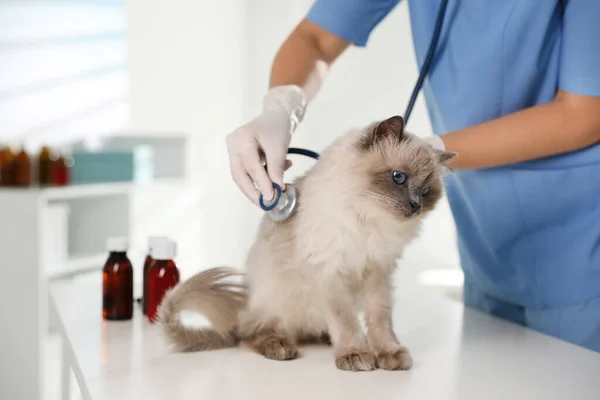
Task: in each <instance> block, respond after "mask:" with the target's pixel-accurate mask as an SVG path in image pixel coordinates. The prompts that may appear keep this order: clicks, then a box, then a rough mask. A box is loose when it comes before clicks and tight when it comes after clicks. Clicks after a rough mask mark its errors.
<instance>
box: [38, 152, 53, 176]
mask: <svg viewBox="0 0 600 400" xmlns="http://www.w3.org/2000/svg"><path fill="white" fill-rule="evenodd" d="M53 164H54V162H53V161H52V154H51V153H50V148H49V147H47V146H44V147H42V149H41V151H40V154H39V156H38V168H39V171H38V180H39V183H40V186H50V185H52V168H53V166H54V165H53Z"/></svg>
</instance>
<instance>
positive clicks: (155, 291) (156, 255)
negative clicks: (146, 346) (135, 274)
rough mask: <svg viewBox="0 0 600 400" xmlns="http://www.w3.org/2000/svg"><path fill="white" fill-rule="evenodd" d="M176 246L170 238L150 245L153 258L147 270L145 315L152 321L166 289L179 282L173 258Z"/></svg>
mask: <svg viewBox="0 0 600 400" xmlns="http://www.w3.org/2000/svg"><path fill="white" fill-rule="evenodd" d="M176 252H177V247H176V245H175V242H173V241H172V240H166V241H160V242H159V243H157V244H156V245H155V246H154V247H152V253H151V257H152V259H153V261H152V265H150V270H149V271H148V304H147V315H148V320H149V321H150V322H154V321H155V318H156V313H157V311H158V308H159V306H160V303H161V302H162V300H163V297H164V296H165V294H166V292H167V290H169V289H171V288H173V287H175V285H177V284H178V283H179V270H178V269H177V266H176V265H175V262H174V261H173V259H174V258H175V255H176Z"/></svg>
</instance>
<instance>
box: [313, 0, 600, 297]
mask: <svg viewBox="0 0 600 400" xmlns="http://www.w3.org/2000/svg"><path fill="white" fill-rule="evenodd" d="M398 2H399V1H398V0H316V2H315V3H314V5H313V6H312V8H311V9H310V11H309V13H308V15H307V19H308V20H310V21H312V22H314V23H316V24H318V25H320V26H322V27H323V28H324V29H326V30H328V31H330V32H332V33H334V34H336V35H338V36H340V37H342V38H344V39H346V40H348V41H350V42H352V43H354V44H355V45H357V46H365V45H366V44H367V42H368V39H369V35H370V33H371V31H372V30H373V29H374V28H375V27H376V26H377V24H378V23H379V22H380V21H381V20H382V19H383V18H385V16H386V15H387V14H388V13H389V12H390V11H391V10H392V9H393V8H394V7H395V6H396V5H397V4H398ZM408 5H409V10H410V18H411V27H412V32H413V40H414V46H415V51H416V58H417V61H418V63H419V66H420V65H422V62H423V59H424V58H425V53H426V52H427V48H428V46H429V42H430V39H431V34H432V32H433V28H434V25H435V20H436V17H437V12H438V8H439V5H440V0H408ZM405 50H407V49H405ZM398 51H402V49H398ZM436 54H437V55H436V57H435V58H434V63H433V65H432V71H431V73H430V75H429V78H428V79H427V80H426V83H425V86H424V94H425V99H426V104H427V108H428V111H429V115H430V118H431V122H432V126H433V130H434V133H435V134H439V135H440V134H444V133H447V132H451V131H454V130H457V129H461V128H465V127H469V126H472V125H475V124H478V123H481V122H484V121H488V120H491V119H495V118H498V117H501V116H503V115H506V114H509V113H512V112H515V111H518V110H521V109H523V108H526V107H530V106H534V105H536V104H541V103H545V102H548V101H550V100H552V98H553V96H554V94H555V93H556V90H557V89H558V88H560V89H562V90H564V91H567V92H572V93H577V94H582V95H593V96H600V0H564V1H562V0H502V1H491V0H488V1H484V0H462V1H459V0H449V3H448V8H447V10H446V16H445V20H444V26H443V29H442V34H441V36H440V42H439V44H438V48H437V52H436ZM403 106H404V105H403ZM522 134H523V135H527V132H522ZM564 134H565V135H568V134H569V132H565V133H564ZM599 173H600V145H596V146H592V147H589V148H587V149H585V150H582V151H578V152H573V153H569V154H567V155H561V156H556V157H549V158H545V159H542V160H535V161H529V162H524V163H520V164H516V165H511V166H507V167H501V168H493V169H485V170H469V171H459V172H457V173H455V174H450V175H448V176H447V178H446V191H447V195H448V200H449V202H450V206H451V209H452V212H453V215H454V219H455V222H456V225H457V229H458V240H459V243H458V244H459V251H460V256H461V264H462V267H463V269H464V272H465V279H466V280H467V281H468V282H469V283H471V284H474V285H476V286H477V287H478V288H479V289H480V290H482V291H485V292H486V293H488V294H490V295H493V296H495V297H497V298H499V299H501V300H504V301H507V302H511V303H515V304H520V305H523V306H525V307H528V308H549V307H564V306H568V305H573V304H577V303H579V302H582V301H585V300H588V299H591V298H596V297H600V176H598V174H599Z"/></svg>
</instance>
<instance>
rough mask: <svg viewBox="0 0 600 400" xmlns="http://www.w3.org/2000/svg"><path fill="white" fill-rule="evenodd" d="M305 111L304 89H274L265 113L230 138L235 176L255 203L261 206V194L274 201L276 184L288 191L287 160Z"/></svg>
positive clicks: (236, 131)
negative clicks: (289, 147)
mask: <svg viewBox="0 0 600 400" xmlns="http://www.w3.org/2000/svg"><path fill="white" fill-rule="evenodd" d="M305 109H306V99H305V95H304V93H303V91H302V89H301V88H300V87H298V86H295V85H287V86H278V87H274V88H273V89H271V90H270V91H269V92H268V93H267V94H266V95H265V97H264V100H263V110H262V113H261V114H260V115H259V116H258V117H256V118H255V119H253V120H252V121H250V122H248V123H247V124H245V125H242V126H241V127H239V128H238V129H236V130H235V131H233V132H231V133H230V134H229V135H227V139H226V141H227V151H228V153H229V166H230V169H231V175H232V177H233V180H234V181H235V183H236V184H237V185H238V187H239V188H240V189H241V190H242V192H243V193H244V194H245V195H246V196H247V197H248V198H249V199H250V200H251V201H252V202H253V203H255V204H258V198H259V190H260V193H262V195H263V197H264V199H265V200H266V201H268V200H271V199H272V198H273V195H274V190H273V183H277V184H278V185H279V186H281V189H282V190H283V189H284V185H283V171H284V167H285V166H286V164H285V163H286V160H285V157H286V154H287V150H288V146H289V144H290V140H291V136H292V133H293V132H294V131H295V130H296V127H297V125H298V124H299V123H300V121H301V120H302V117H303V116H304V110H305ZM263 158H264V159H265V161H266V167H267V168H266V170H265V166H264V163H263ZM255 184H256V187H258V190H257V189H256V187H255Z"/></svg>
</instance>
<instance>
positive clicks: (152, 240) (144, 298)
mask: <svg viewBox="0 0 600 400" xmlns="http://www.w3.org/2000/svg"><path fill="white" fill-rule="evenodd" d="M166 240H169V239H168V238H166V237H164V236H151V237H149V238H148V252H147V253H146V259H145V260H144V270H143V272H142V274H143V275H142V285H143V294H142V312H143V313H144V315H147V314H148V271H149V270H150V265H152V261H153V260H152V248H153V247H154V246H155V245H156V244H157V243H160V242H162V241H166Z"/></svg>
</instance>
